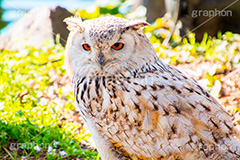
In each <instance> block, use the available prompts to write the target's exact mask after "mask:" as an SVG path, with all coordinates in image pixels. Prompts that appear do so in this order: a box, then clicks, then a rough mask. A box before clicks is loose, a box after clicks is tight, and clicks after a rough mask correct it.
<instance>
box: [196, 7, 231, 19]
mask: <svg viewBox="0 0 240 160" xmlns="http://www.w3.org/2000/svg"><path fill="white" fill-rule="evenodd" d="M191 16H192V17H193V18H197V17H200V16H203V17H216V16H219V17H228V16H232V11H231V10H218V9H216V8H215V9H214V10H192V15H191Z"/></svg>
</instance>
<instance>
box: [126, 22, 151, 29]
mask: <svg viewBox="0 0 240 160" xmlns="http://www.w3.org/2000/svg"><path fill="white" fill-rule="evenodd" d="M146 26H149V23H147V22H145V21H132V22H130V23H129V24H128V25H127V26H126V29H128V28H132V29H134V30H139V29H141V28H143V27H146Z"/></svg>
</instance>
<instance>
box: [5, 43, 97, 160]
mask: <svg viewBox="0 0 240 160" xmlns="http://www.w3.org/2000/svg"><path fill="white" fill-rule="evenodd" d="M63 56H64V48H63V47H62V46H61V45H59V44H57V45H54V44H53V43H50V42H47V43H46V44H45V45H44V46H43V47H42V48H41V49H40V50H37V49H35V48H26V49H25V50H23V51H21V52H12V51H7V50H3V51H2V52H0V75H1V76H0V84H1V85H0V159H5V158H6V159H9V158H10V157H12V158H20V157H22V156H28V157H31V156H34V157H36V158H37V157H38V156H45V157H46V158H47V159H60V158H62V156H61V155H60V154H59V152H60V151H65V152H66V153H67V155H66V157H71V156H74V157H80V158H87V159H90V158H93V159H96V158H97V153H96V152H95V151H92V150H84V149H81V145H80V142H81V140H84V141H87V139H88V138H89V137H90V135H89V134H86V133H85V132H83V131H84V130H82V133H81V134H79V135H76V133H75V132H74V130H75V129H77V128H79V125H77V124H73V123H64V121H61V118H62V117H61V115H62V113H63V112H68V111H69V110H74V109H75V107H74V106H73V104H74V103H73V101H74V100H73V94H72V92H71V93H70V95H68V96H67V97H66V98H67V99H68V100H67V101H66V102H65V103H62V104H58V103H57V102H55V101H54V100H52V99H50V98H49V97H48V95H47V91H48V88H49V86H50V84H51V83H52V82H51V76H50V71H54V72H56V75H58V76H62V75H64V74H65V69H64V68H63ZM61 91H62V88H59V90H58V93H57V94H58V95H57V96H58V97H61V96H62V93H61ZM60 111H61V114H60ZM56 142H57V143H59V145H55V146H54V144H55V143H56ZM36 146H39V147H40V148H41V149H42V150H41V151H40V152H38V153H37V151H36ZM49 146H52V148H53V149H57V150H56V152H57V153H56V154H54V153H48V152H47V151H48V148H49ZM14 148H15V149H14ZM1 155H2V156H1Z"/></svg>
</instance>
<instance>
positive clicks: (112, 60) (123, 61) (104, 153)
mask: <svg viewBox="0 0 240 160" xmlns="http://www.w3.org/2000/svg"><path fill="white" fill-rule="evenodd" d="M66 22H67V24H68V26H69V29H70V30H71V33H70V35H69V38H68V43H67V47H66V64H67V68H68V72H69V73H70V75H71V76H73V83H74V84H75V87H74V91H75V97H76V102H77V104H78V106H79V108H80V113H81V115H82V116H83V118H84V120H85V121H86V123H87V124H88V127H89V129H90V132H91V134H92V136H93V139H94V142H95V144H96V146H97V149H98V151H99V153H100V155H101V157H102V159H106V160H108V159H109V160H112V159H144V160H145V159H146V160H148V159H149V160H150V159H152V160H155V159H179V160H180V159H186V160H190V159H240V142H239V135H238V133H237V132H236V130H235V129H234V126H233V124H232V121H231V118H230V116H229V114H228V113H227V112H226V111H225V109H224V108H223V107H222V106H221V105H220V104H219V103H218V102H217V101H216V100H215V99H214V98H213V97H212V96H211V95H210V94H209V93H208V92H207V91H206V90H205V89H203V88H202V87H201V86H200V85H199V84H198V83H197V82H196V81H195V80H193V79H191V78H188V77H187V76H185V75H184V74H183V73H182V72H180V71H179V70H177V69H175V68H174V67H171V66H169V65H167V64H165V63H163V62H162V61H161V60H160V59H159V58H158V57H157V56H156V54H155V51H154V49H153V47H152V45H151V43H150V42H149V40H148V39H147V38H146V36H145V35H144V33H143V32H142V31H141V27H143V26H145V25H147V23H146V22H134V21H128V20H126V19H122V18H116V17H103V18H98V19H93V20H88V21H84V22H81V20H80V18H68V19H66ZM119 43H121V44H123V47H122V48H120V49H119V48H118V49H119V50H118V49H116V46H117V47H119ZM83 44H87V45H88V46H89V47H90V50H86V49H84V46H83ZM120 47H121V46H120ZM114 48H115V49H114Z"/></svg>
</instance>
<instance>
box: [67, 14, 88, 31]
mask: <svg viewBox="0 0 240 160" xmlns="http://www.w3.org/2000/svg"><path fill="white" fill-rule="evenodd" d="M63 22H65V23H66V24H67V29H68V30H69V31H76V30H78V31H80V32H83V31H84V27H83V23H82V19H81V18H80V17H68V18H65V19H64V20H63Z"/></svg>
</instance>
